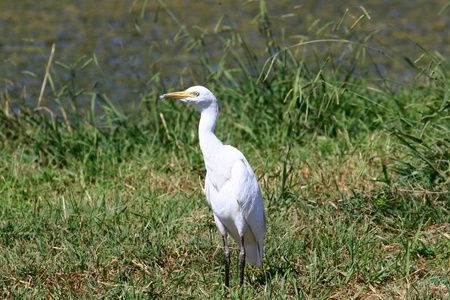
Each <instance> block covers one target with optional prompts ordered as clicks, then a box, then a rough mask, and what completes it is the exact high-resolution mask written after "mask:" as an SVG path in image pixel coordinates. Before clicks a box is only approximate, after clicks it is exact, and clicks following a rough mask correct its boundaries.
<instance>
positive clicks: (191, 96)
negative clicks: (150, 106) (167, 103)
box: [160, 85, 217, 108]
mask: <svg viewBox="0 0 450 300" xmlns="http://www.w3.org/2000/svg"><path fill="white" fill-rule="evenodd" d="M160 98H161V99H163V98H172V99H179V100H181V101H183V102H186V103H191V104H194V105H196V106H198V107H199V108H201V107H204V106H209V104H211V103H212V102H217V100H216V97H214V95H213V93H211V91H210V90H208V89H207V88H205V87H203V86H200V85H197V86H191V87H190V88H188V89H187V90H185V91H182V92H172V93H167V94H164V95H161V96H160Z"/></svg>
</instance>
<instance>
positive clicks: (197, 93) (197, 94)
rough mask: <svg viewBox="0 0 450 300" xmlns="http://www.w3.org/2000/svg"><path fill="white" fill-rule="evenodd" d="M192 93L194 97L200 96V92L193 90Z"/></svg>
mask: <svg viewBox="0 0 450 300" xmlns="http://www.w3.org/2000/svg"><path fill="white" fill-rule="evenodd" d="M192 95H194V96H195V97H198V96H200V93H199V92H193V93H192Z"/></svg>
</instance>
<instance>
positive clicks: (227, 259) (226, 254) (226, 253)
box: [223, 235, 230, 287]
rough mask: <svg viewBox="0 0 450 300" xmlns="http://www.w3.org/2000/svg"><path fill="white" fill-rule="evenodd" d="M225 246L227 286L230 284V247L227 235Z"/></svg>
mask: <svg viewBox="0 0 450 300" xmlns="http://www.w3.org/2000/svg"><path fill="white" fill-rule="evenodd" d="M223 247H224V249H225V286H226V287H229V286H230V248H229V247H228V238H227V235H224V236H223Z"/></svg>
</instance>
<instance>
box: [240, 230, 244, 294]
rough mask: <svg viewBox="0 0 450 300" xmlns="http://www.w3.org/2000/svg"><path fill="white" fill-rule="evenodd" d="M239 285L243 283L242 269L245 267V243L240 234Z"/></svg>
mask: <svg viewBox="0 0 450 300" xmlns="http://www.w3.org/2000/svg"><path fill="white" fill-rule="evenodd" d="M240 258H241V286H242V285H243V284H244V269H245V245H244V237H243V236H241V254H240Z"/></svg>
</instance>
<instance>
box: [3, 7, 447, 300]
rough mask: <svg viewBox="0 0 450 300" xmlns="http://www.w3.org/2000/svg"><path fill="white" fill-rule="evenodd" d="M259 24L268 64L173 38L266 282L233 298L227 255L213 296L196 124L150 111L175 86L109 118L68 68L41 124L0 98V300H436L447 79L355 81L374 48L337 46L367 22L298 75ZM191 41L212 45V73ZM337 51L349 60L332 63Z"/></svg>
mask: <svg viewBox="0 0 450 300" xmlns="http://www.w3.org/2000/svg"><path fill="white" fill-rule="evenodd" d="M160 9H161V11H164V10H166V11H168V9H167V8H166V7H164V6H163V5H162V4H161V7H160ZM265 9H266V8H265V6H264V3H263V2H261V6H260V14H259V15H258V16H257V17H256V18H255V21H256V22H258V24H259V25H260V28H261V32H262V33H263V35H264V36H265V37H267V44H266V46H267V48H266V53H267V55H268V57H265V58H264V57H263V58H260V57H258V55H257V54H256V53H257V52H256V50H255V51H253V50H252V49H250V48H249V47H248V45H247V44H246V43H245V41H243V40H241V39H240V35H239V32H238V31H237V30H235V29H233V28H225V29H226V30H225V29H224V28H223V27H221V26H219V25H220V24H218V26H217V28H216V31H214V32H207V31H206V30H205V31H203V34H201V35H198V30H199V29H191V28H186V27H181V28H180V32H179V34H178V35H177V36H176V38H180V39H181V38H182V39H185V41H187V42H186V48H185V49H184V51H185V52H186V53H187V54H189V53H191V52H192V51H194V52H196V54H195V56H194V57H195V59H198V65H197V69H195V68H194V69H193V72H194V73H195V72H197V71H198V70H201V73H203V74H206V76H205V79H204V82H205V83H204V84H207V85H208V86H209V87H210V88H211V89H212V90H213V91H214V92H215V94H216V96H217V97H218V99H223V100H222V101H221V105H222V106H221V111H220V119H219V123H218V125H217V128H216V133H217V135H218V136H219V137H220V138H221V139H222V140H223V141H224V142H225V143H229V144H232V145H235V146H237V147H238V148H239V149H241V151H242V152H243V153H245V154H246V156H247V158H248V160H249V161H250V162H251V164H252V166H253V168H254V170H255V172H256V174H257V175H258V176H259V181H260V184H261V187H262V189H263V193H264V198H265V205H266V210H267V217H268V231H267V235H266V239H265V254H264V266H263V268H261V269H259V268H251V267H249V266H247V275H246V279H245V285H244V288H243V289H242V290H240V289H239V288H238V280H239V279H238V271H237V269H238V266H237V257H238V249H237V247H236V245H233V250H232V251H233V256H232V257H233V261H232V272H231V273H232V278H231V288H230V290H229V291H228V294H226V290H225V287H224V279H223V271H224V270H223V269H224V267H223V266H224V256H223V250H222V243H221V239H220V237H219V233H218V231H217V229H216V227H215V224H214V221H213V217H212V213H211V210H210V208H209V207H208V205H207V203H206V201H205V200H204V196H203V192H202V185H203V176H204V171H205V169H204V167H203V161H202V157H201V153H200V150H199V147H198V137H197V133H196V125H197V122H198V118H199V115H198V112H197V111H196V110H195V109H191V108H186V107H184V106H183V105H180V104H177V103H174V102H163V103H159V102H157V101H154V100H153V99H157V96H158V94H159V93H161V92H164V91H166V90H169V89H170V90H172V89H178V88H180V87H178V84H176V85H174V86H173V85H171V84H166V82H164V80H163V79H162V78H161V77H159V76H157V75H155V76H152V77H151V78H150V79H149V80H148V81H147V82H146V85H145V87H144V88H143V91H142V92H141V93H140V94H139V95H140V96H141V97H142V101H141V102H140V103H139V104H138V108H139V109H138V110H137V111H138V112H136V113H130V114H124V113H122V112H120V111H119V110H118V109H117V108H116V107H115V105H113V104H112V101H111V100H110V99H109V98H108V95H105V94H102V93H101V92H98V91H96V90H92V89H89V88H88V87H87V86H83V84H82V83H81V82H80V81H78V78H80V77H83V76H82V74H83V72H86V71H96V72H98V71H99V69H100V68H101V66H100V65H99V64H98V62H97V60H96V58H95V56H94V57H92V58H89V57H86V56H82V57H81V58H80V59H78V60H76V61H75V62H74V63H63V62H58V61H57V62H55V63H54V64H53V65H51V66H49V68H48V70H49V71H48V73H47V74H46V76H47V80H48V89H49V90H48V91H47V93H46V96H45V98H46V99H47V102H46V104H45V102H43V103H42V105H40V107H39V108H38V109H36V108H35V107H31V106H30V105H26V104H24V103H22V102H21V101H20V99H19V98H15V97H14V96H11V95H10V94H8V89H7V88H6V87H5V88H3V89H2V93H1V96H2V98H1V103H2V105H1V109H0V120H1V123H0V135H1V138H0V156H1V157H2V159H1V161H2V164H0V169H1V171H0V174H1V176H0V216H1V218H0V274H1V275H0V293H1V295H2V297H3V298H20V299H39V298H45V299H47V298H77V299H78V298H108V299H109V298H131V299H141V298H142V299H148V298H223V297H224V296H225V295H226V296H227V297H228V298H245V299H250V298H251V299H254V298H267V299H278V298H299V299H353V298H360V299H444V298H448V297H449V295H450V292H449V288H450V280H449V278H450V276H449V275H450V274H449V272H450V271H449V265H450V235H449V232H450V217H449V203H450V202H449V200H450V199H449V175H450V163H449V161H450V153H449V151H448V149H450V131H449V128H450V126H449V125H450V121H449V97H450V93H449V86H450V85H449V83H450V81H449V74H448V62H447V61H446V60H445V59H443V58H442V57H441V56H439V55H438V54H436V55H432V54H430V53H428V52H426V50H425V49H423V54H424V55H423V57H422V58H421V59H420V60H418V61H414V60H413V59H408V62H409V63H411V68H412V69H413V70H414V72H416V74H417V78H416V79H415V80H414V81H413V82H412V83H408V82H406V83H398V82H394V81H392V80H391V79H388V78H387V77H383V76H380V78H377V79H374V78H373V77H372V75H371V74H370V73H369V72H367V73H364V72H362V73H361V72H360V71H358V70H359V69H358V65H359V64H363V63H364V62H363V61H362V58H361V57H362V56H361V53H363V52H365V53H366V54H365V55H367V56H370V55H369V53H368V51H369V50H370V47H372V48H373V47H374V46H370V47H369V46H368V44H367V43H364V42H363V41H362V39H361V38H359V37H358V38H357V39H355V40H351V38H352V37H355V36H357V30H358V26H359V25H358V23H359V22H361V20H362V19H364V17H363V16H364V15H367V14H368V12H366V11H365V10H362V12H361V16H362V17H361V18H358V19H357V21H356V22H355V21H351V22H350V23H348V22H347V19H346V18H345V16H344V18H343V19H341V20H339V21H337V22H336V24H338V25H339V26H341V27H343V28H344V27H345V28H346V31H345V32H346V36H344V37H342V38H341V39H340V40H338V41H336V42H332V43H328V44H327V45H328V47H329V52H327V53H326V55H325V56H321V55H320V54H319V52H316V54H315V55H316V58H315V60H313V61H312V62H311V61H309V60H308V59H307V57H306V56H304V54H303V53H300V52H299V51H298V50H299V49H301V47H302V46H298V45H297V46H293V47H289V48H281V47H280V46H279V45H278V43H277V40H276V38H274V35H273V34H272V33H271V31H270V30H271V27H270V23H269V18H268V16H267V11H266V10H265ZM171 16H172V18H176V17H175V16H174V15H173V14H172V15H171ZM180 24H181V23H180ZM336 24H335V25H336ZM220 28H222V29H221V30H219V29H220ZM330 28H332V26H331V25H330ZM321 32H327V30H326V28H325V29H322V31H321ZM321 38H329V37H327V36H323V37H321ZM333 38H335V37H333ZM205 39H210V40H211V39H213V40H214V41H215V42H217V43H223V45H224V55H223V57H222V59H221V61H219V62H218V63H217V66H213V63H211V62H210V60H211V58H210V57H209V56H208V55H209V54H208V49H206V48H205V45H206V44H207V43H205V42H204V41H205ZM344 40H349V41H352V42H351V43H347V46H346V48H345V49H346V51H347V53H346V54H345V53H344V54H345V55H344V54H343V55H342V56H340V57H338V56H336V55H335V54H334V52H336V51H337V52H339V49H342V48H340V47H343V46H342V45H343V43H342V41H344ZM300 44H301V43H300ZM318 44H319V43H317V45H318ZM312 45H313V46H315V45H316V44H314V42H312ZM307 61H309V62H308V63H307ZM424 61H428V63H427V64H425V65H426V67H423V64H422V63H423V62H424ZM366 63H367V62H366ZM367 64H370V63H367ZM371 67H372V69H375V70H376V65H372V66H371ZM196 70H197V71H196ZM67 73H69V74H71V77H70V78H69V79H67V76H65V77H62V76H61V74H67ZM194 73H193V74H194ZM80 74H81V75H80ZM104 74H107V72H105V73H104ZM195 74H197V75H196V76H194V77H192V78H191V80H192V81H193V82H195V80H196V79H198V74H200V73H195ZM379 75H383V74H381V73H379ZM105 76H107V75H105ZM6 84H7V83H6ZM182 84H183V82H180V85H182ZM183 87H185V86H183ZM36 103H37V99H36ZM50 104H51V105H50Z"/></svg>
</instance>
